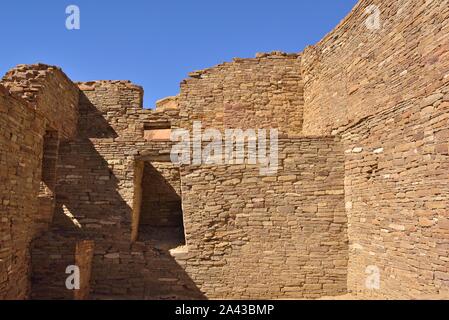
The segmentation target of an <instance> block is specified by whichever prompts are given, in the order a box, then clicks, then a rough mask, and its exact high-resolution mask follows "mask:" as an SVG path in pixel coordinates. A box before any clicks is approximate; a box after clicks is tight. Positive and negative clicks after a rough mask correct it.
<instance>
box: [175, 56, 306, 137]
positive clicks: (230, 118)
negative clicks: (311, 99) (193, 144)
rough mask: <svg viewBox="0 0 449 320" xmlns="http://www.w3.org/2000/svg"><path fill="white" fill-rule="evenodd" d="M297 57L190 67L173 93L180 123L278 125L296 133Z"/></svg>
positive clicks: (299, 93) (219, 126)
mask: <svg viewBox="0 0 449 320" xmlns="http://www.w3.org/2000/svg"><path fill="white" fill-rule="evenodd" d="M300 63H301V60H300V56H298V55H296V54H292V55H287V54H282V53H272V54H260V55H258V57H257V58H255V59H235V60H234V62H231V63H224V64H221V65H219V66H216V67H214V68H210V69H206V70H202V71H197V72H193V73H191V74H190V76H191V78H190V79H187V80H185V81H184V82H183V83H182V84H181V92H180V94H179V97H178V103H179V109H180V116H181V119H182V121H181V127H183V128H190V126H191V124H192V121H201V122H202V123H203V126H204V127H205V128H215V129H218V130H221V129H226V128H238V129H247V128H250V129H262V128H264V129H267V128H277V129H279V131H280V132H281V133H283V134H285V135H287V134H290V135H297V134H298V133H300V131H301V128H302V120H303V119H302V114H303V110H302V107H303V96H302V90H303V81H302V78H301V70H300Z"/></svg>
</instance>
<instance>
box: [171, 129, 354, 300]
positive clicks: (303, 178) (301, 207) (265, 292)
mask: <svg viewBox="0 0 449 320" xmlns="http://www.w3.org/2000/svg"><path fill="white" fill-rule="evenodd" d="M279 153H280V159H281V160H280V161H281V163H280V168H279V171H278V173H277V174H276V175H273V176H261V175H260V174H259V168H258V167H257V166H254V165H245V164H243V165H230V166H229V165H227V166H216V165H203V166H200V167H195V166H188V167H183V168H182V172H181V175H182V198H183V209H184V224H185V229H186V230H185V231H186V241H187V247H186V248H184V249H180V250H175V251H173V252H172V254H173V255H174V257H175V258H176V259H177V261H178V263H179V264H180V265H181V266H183V268H185V269H186V271H187V273H188V274H189V275H190V277H191V278H192V279H193V281H194V282H195V283H196V284H197V285H198V286H199V287H200V289H201V291H202V292H205V293H206V294H207V297H208V298H231V299H245V298H251V299H255V298H261V299H267V298H270V299H275V298H298V297H308V298H317V297H320V296H323V295H338V294H344V293H345V292H346V269H347V254H348V251H347V238H346V220H347V219H346V215H345V210H344V203H343V200H344V191H343V171H344V169H343V149H342V148H341V146H340V144H339V142H338V141H336V140H334V138H320V139H314V138H302V139H298V140H281V141H280V146H279Z"/></svg>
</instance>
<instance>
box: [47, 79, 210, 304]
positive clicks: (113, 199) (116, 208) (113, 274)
mask: <svg viewBox="0 0 449 320" xmlns="http://www.w3.org/2000/svg"><path fill="white" fill-rule="evenodd" d="M79 86H80V88H81V89H82V90H83V94H82V96H81V100H80V116H79V125H78V136H77V138H76V139H73V140H72V141H67V142H64V143H61V146H60V158H59V164H58V173H59V178H58V184H57V208H58V212H57V215H56V216H55V220H54V224H53V229H54V230H53V231H52V232H57V233H59V234H64V235H67V236H69V235H79V234H81V235H82V237H83V238H85V239H91V240H94V241H95V250H94V257H93V261H92V277H91V293H92V296H91V297H92V298H101V297H114V296H116V297H121V298H140V299H143V298H154V299H158V298H164V297H165V298H174V297H180V298H185V299H187V298H192V297H196V298H201V297H202V295H201V293H199V291H198V289H197V288H196V286H195V285H194V284H193V283H192V282H191V280H190V279H189V277H188V275H187V274H185V271H184V270H183V269H182V268H180V267H179V266H178V265H177V264H176V262H175V261H174V259H173V258H172V257H171V256H170V255H169V254H168V252H166V251H161V250H156V249H155V248H154V244H153V243H152V242H151V241H147V242H136V243H134V244H132V243H131V232H132V226H133V221H132V218H133V204H134V200H135V196H136V192H135V191H136V190H137V189H138V188H137V187H138V186H135V185H134V178H135V170H136V162H137V160H136V159H137V158H139V159H142V161H154V160H156V162H157V160H158V159H159V160H160V159H161V157H162V158H164V159H167V158H168V159H169V157H168V156H167V155H168V153H169V151H170V149H171V147H170V143H169V142H166V141H157V142H152V141H146V140H145V138H144V129H145V127H146V125H148V124H153V123H160V122H168V123H172V125H173V126H176V124H175V121H174V120H175V119H176V116H177V114H178V111H177V110H176V108H175V109H171V110H168V111H167V110H165V111H164V112H158V111H151V110H144V109H142V89H141V88H140V87H138V86H135V85H133V84H131V83H129V82H126V81H101V82H90V83H81V84H79ZM146 157H147V158H146ZM76 224H79V226H81V228H79V227H77V226H76Z"/></svg>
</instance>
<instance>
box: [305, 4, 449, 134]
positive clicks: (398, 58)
mask: <svg viewBox="0 0 449 320" xmlns="http://www.w3.org/2000/svg"><path fill="white" fill-rule="evenodd" d="M370 5H376V6H377V7H378V8H379V10H380V22H381V28H380V29H379V30H370V29H368V28H367V26H366V24H365V22H366V20H367V19H368V18H369V16H370V15H369V14H367V13H366V12H365V10H367V9H368V8H369V6H370ZM448 8H449V6H448V1H447V0H442V1H441V0H440V1H421V0H401V1H374V0H361V1H359V2H358V4H357V5H356V7H355V8H354V9H353V11H352V12H351V13H350V14H349V15H348V16H347V17H346V19H345V20H344V21H343V22H342V23H341V24H340V25H339V26H338V27H337V28H336V29H335V30H334V31H332V32H331V33H329V34H328V35H327V36H326V37H325V38H324V39H323V40H322V41H320V42H319V43H318V44H316V45H314V46H311V47H308V48H306V49H305V51H304V53H303V54H302V55H301V57H302V59H301V65H302V66H301V67H302V76H303V79H304V100H305V105H304V131H303V133H304V134H305V135H322V134H330V133H332V132H338V131H340V130H341V128H342V127H343V126H344V125H347V124H351V123H357V122H358V121H360V120H361V119H363V118H364V117H366V116H369V115H373V114H375V113H377V112H379V111H382V110H387V109H389V108H392V107H394V106H395V105H397V104H398V103H400V102H402V101H408V100H410V99H412V98H415V97H424V96H425V95H427V94H430V93H431V92H433V91H435V90H436V89H438V88H439V87H441V86H442V85H443V84H444V83H447V81H449V76H448V69H449V41H448V37H449V32H448V28H449V19H448V16H449V9H448Z"/></svg>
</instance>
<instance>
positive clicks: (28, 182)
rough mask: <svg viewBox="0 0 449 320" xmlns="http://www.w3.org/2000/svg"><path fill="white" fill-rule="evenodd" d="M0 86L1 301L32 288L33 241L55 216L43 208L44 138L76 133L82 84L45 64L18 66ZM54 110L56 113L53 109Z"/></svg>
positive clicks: (45, 168) (26, 292)
mask: <svg viewBox="0 0 449 320" xmlns="http://www.w3.org/2000/svg"><path fill="white" fill-rule="evenodd" d="M0 88H1V101H0V107H1V114H0V121H1V144H0V146H1V153H0V157H1V164H0V173H1V174H0V178H1V182H0V185H1V186H2V188H1V191H0V192H1V196H0V212H1V217H0V219H1V220H0V235H1V236H0V299H23V298H26V297H28V296H29V292H30V283H29V277H30V273H31V272H30V255H29V248H30V242H31V241H32V240H33V238H34V237H36V236H37V235H38V234H39V233H40V232H42V231H44V230H45V229H46V228H47V227H48V225H49V223H50V221H51V219H52V214H53V212H51V210H48V208H46V209H45V210H39V209H40V208H41V207H40V205H41V202H40V201H38V195H39V190H40V189H41V181H43V179H42V177H43V176H45V175H46V174H47V173H48V172H47V169H49V171H52V170H51V169H50V168H48V167H47V166H45V165H43V159H45V158H46V153H45V152H44V136H45V135H46V132H47V131H49V130H50V131H51V132H53V133H54V134H55V136H56V140H58V139H59V137H61V138H62V139H67V138H71V137H72V135H73V134H74V128H76V119H77V116H78V113H77V106H78V88H77V87H76V86H75V85H73V83H72V82H71V81H70V80H68V78H67V77H66V76H65V74H64V73H63V72H62V71H61V70H60V69H58V68H55V67H49V66H45V65H31V66H24V65H22V66H18V67H17V68H15V69H13V70H11V71H10V72H8V73H7V74H6V75H5V77H4V78H3V80H2V82H1V85H0ZM5 88H7V89H8V90H6V89H5ZM54 108H56V111H57V112H58V113H54V112H50V110H54ZM55 117H57V118H55ZM61 124H63V127H62V126H61ZM43 169H44V172H42V170H43ZM53 172H54V171H53ZM49 176H50V175H47V177H49ZM40 200H42V199H40Z"/></svg>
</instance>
